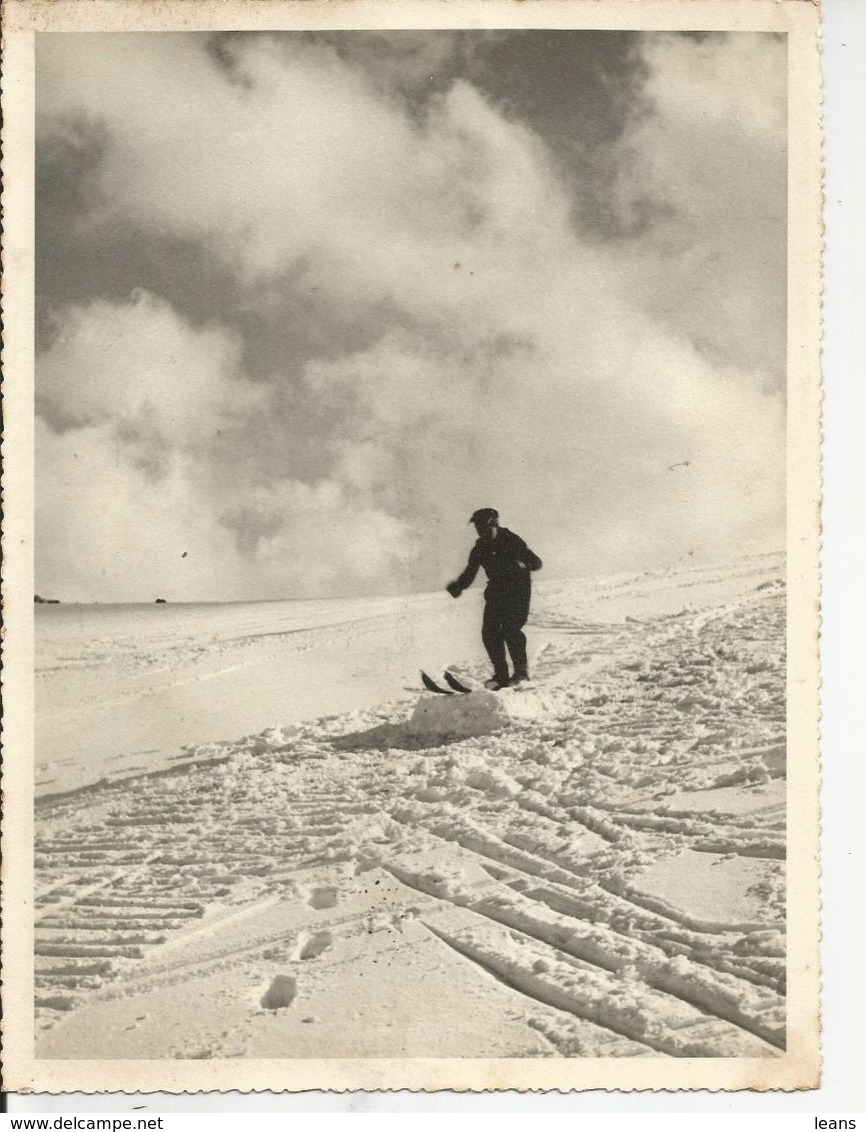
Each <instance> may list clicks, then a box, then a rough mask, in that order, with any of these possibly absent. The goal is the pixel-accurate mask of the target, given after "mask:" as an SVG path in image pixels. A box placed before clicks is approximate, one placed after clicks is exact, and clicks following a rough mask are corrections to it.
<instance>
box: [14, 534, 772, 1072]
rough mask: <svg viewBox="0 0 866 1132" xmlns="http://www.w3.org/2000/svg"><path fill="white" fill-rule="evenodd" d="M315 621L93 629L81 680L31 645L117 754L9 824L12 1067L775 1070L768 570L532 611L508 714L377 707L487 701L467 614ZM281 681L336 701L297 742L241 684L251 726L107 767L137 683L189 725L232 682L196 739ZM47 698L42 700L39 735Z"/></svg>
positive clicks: (343, 616) (420, 605)
mask: <svg viewBox="0 0 866 1132" xmlns="http://www.w3.org/2000/svg"><path fill="white" fill-rule="evenodd" d="M317 604H318V606H319V608H318V609H316V610H313V609H312V608H311V606H312V603H304V606H297V607H294V608H292V607H290V606H289V604H288V603H281V604H279V605H262V606H244V607H234V608H232V607H214V608H212V609H211V610H210V611H209V612H208V611H207V610H190V611H181V614H182V615H181V614H179V613H178V612H177V611H170V610H166V611H165V612H169V613H170V615H172V616H173V621H172V622H171V623H170V622H169V621H168V620H164V621H163V622H162V623H161V627H160V628H159V630H156V629H153V630H145V629H144V628H141V629H140V630H139V631H137V632H127V635H126V636H124V635H123V634H122V633H119V632H116V633H115V635H114V636H112V634H111V632H110V631H108V629H106V631H105V632H104V633H103V634H102V637H101V639H100V640H101V644H100V648H101V650H102V654H101V656H100V657H96V656H95V653H96V651H97V650H96V649H95V647H94V646H93V644H92V642H91V643H89V642H88V641H87V640H84V639H82V638H81V636H80V634H79V637H76V636H75V633H74V632H73V631H72V629H71V628H70V627H69V626H66V628H65V630H64V631H65V632H66V638H65V639H64V640H61V636H62V634H61V633H60V632H59V631H57V630H56V623H55V630H54V631H53V634H52V633H49V632H47V633H46V637H47V638H49V639H47V640H43V642H42V647H41V650H40V654H41V657H42V663H43V665H44V669H43V671H44V673H49V672H50V670H51V663H49V660H50V658H51V657H53V661H52V663H53V664H54V666H55V669H61V670H64V669H63V666H65V671H66V672H67V674H68V672H69V671H73V670H74V672H75V680H76V681H78V684H77V685H76V687H78V688H79V690H80V693H81V694H82V695H84V694H86V691H87V688H88V680H89V681H90V687H91V690H92V700H91V702H92V703H94V704H96V705H98V706H96V707H94V709H93V712H92V716H93V718H99V719H103V720H105V721H108V720H109V719H110V717H111V712H112V705H113V712H114V717H115V725H116V730H115V735H116V747H115V749H116V751H117V752H118V756H117V758H116V760H114V761H112V759H111V757H110V754H109V753H108V748H107V747H106V748H104V749H103V751H102V754H101V755H100V756H99V760H98V761H100V765H101V766H102V767H104V768H107V769H108V772H109V773H108V775H107V776H106V778H105V780H104V781H102V782H97V783H95V784H90V785H88V784H87V783H88V781H90V782H91V783H92V779H93V774H92V768H91V770H90V771H88V770H87V769H82V767H81V766H80V765H76V763H75V760H73V762H72V763H70V764H69V765H68V767H67V769H66V770H63V772H62V776H63V781H64V782H67V783H69V784H71V785H72V786H75V787H77V789H75V790H74V791H73V792H72V793H59V792H57V787H56V786H54V787H51V788H48V789H47V790H46V792H45V796H44V797H43V800H42V801H41V802H40V804H39V805H38V807H37V809H38V814H37V819H38V820H37V824H38V844H37V855H38V862H37V864H38V878H39V896H38V924H37V943H36V956H37V957H36V964H37V977H36V978H37V1000H38V1004H39V1005H38V1011H37V1016H38V1026H39V1029H38V1035H39V1038H38V1041H39V1054H40V1056H43V1057H69V1056H76V1057H88V1056H90V1057H93V1056H102V1057H105V1056H110V1057H128V1058H153V1057H165V1056H175V1057H179V1058H200V1057H215V1058H220V1057H321V1056H327V1057H460V1056H467V1057H514V1056H524V1057H535V1056H539V1057H563V1056H565V1057H574V1056H589V1057H598V1056H604V1057H608V1056H623V1057H632V1056H665V1055H667V1056H674V1057H719V1056H757V1057H762V1056H767V1057H772V1056H775V1055H776V1054H777V1053H778V1052H779V1051H780V1050H782V1049H783V1048H784V1044H785V1010H784V993H785V986H784V980H785V939H784V927H785V887H784V884H785V882H784V860H785V702H784V646H785V589H784V570H783V560H782V558H781V556H762V557H760V558H751V559H746V560H742V561H740V562H737V563H734V564H729V565H726V566H725V567H723V568H721V567H720V568H719V569H716V570H709V569H702V570H691V571H689V570H683V571H679V572H672V573H669V574H666V575H661V574H656V575H645V576H640V577H635V576H632V577H621V578H617V579H603V580H598V581H594V582H592V581H585V580H584V581H580V582H562V581H552V582H549V583H547V585H541V586H539V587H538V591H537V594H536V600H535V612H534V619H533V624H532V627H531V630H530V639H531V648H533V649H534V651H535V652H536V654H537V656H536V661H535V674H536V679H535V681H534V686H533V687H531V688H526V689H519V690H518V689H515V690H509V691H506V692H504V693H500V694H499V695H498V696H495V695H493V694H492V693H488V692H477V693H473V694H472V695H470V696H457V695H455V696H451V697H434V696H432V695H431V694H429V693H426V692H415V691H413V692H407V691H404V690H403V689H402V686H401V684H402V681H404V680H406V679H409V678H410V677H411V676H412V671H413V667H414V665H415V663H416V661H418V660H421V659H423V662H424V663H425V664H426V663H429V664H430V666H431V668H432V667H435V665H436V664H437V663H438V665H439V666H440V667H439V668H438V669H437V671H441V665H443V664H444V663H446V658H447V660H454V661H462V662H465V663H464V664H463V665H462V669H461V670H462V671H465V672H466V673H468V674H469V675H475V676H483V675H484V674H485V666H484V664H483V663H482V662H481V660H480V659H479V656H478V647H477V644H476V642H475V639H474V638H475V634H476V633H477V618H478V615H479V611H478V609H477V608H473V607H472V606H471V605H468V604H461V603H452V602H450V599H448V598H447V597H443V598H440V596H439V595H427V596H422V597H419V598H415V599H400V600H398V599H388V601H383V602H382V603H381V604H380V605H379V606H378V607H377V608H375V609H373V610H371V609H370V607H369V603H367V604H366V606H365V607H364V609H363V610H362V609H361V608H359V607H356V608H355V609H354V610H352V609H348V608H345V609H343V610H342V611H338V610H335V608H334V606H335V603H317ZM347 604H348V603H347ZM162 612H163V610H161V609H159V610H154V611H148V615H149V616H148V617H147V618H145V619H144V620H145V621H147V623H148V625H153V623H154V622H153V619H154V618H155V617H156V616H158V615H159V614H160V613H162ZM335 613H337V614H339V616H336V618H335ZM116 616H117V617H118V618H119V621H118V624H120V625H121V627H123V624H124V622H123V618H124V617H126V622H127V624H128V621H129V615H128V614H126V613H125V614H123V616H121V615H120V614H116ZM362 616H363V617H364V620H363V625H364V626H365V628H364V629H363V630H361V631H359V626H361V625H362ZM184 618H187V620H186V621H184ZM197 619H198V620H197ZM244 619H246V620H245V621H244ZM317 619H318V620H319V621H320V622H322V623H321V624H316V621H317ZM242 622H243V624H244V625H245V626H246V628H245V630H244V632H245V635H243V634H241V630H240V629H239V625H240V624H241V623H242ZM104 624H105V625H106V626H107V625H108V622H105V623H104ZM268 624H270V625H271V626H273V629H274V632H275V633H276V634H277V635H276V636H266V635H265V634H266V633H267V632H269V630H268V629H267V626H268ZM401 624H403V626H404V629H403V639H402V640H401V638H400V635H399V634H400V629H399V626H400V625H401ZM352 625H354V626H355V628H354V629H353V630H352V631H351V639H350V636H349V635H348V634H349V628H348V627H349V626H352ZM148 633H150V636H148ZM232 634H234V636H232ZM238 634H241V635H238ZM395 634H396V636H395ZM406 641H410V642H411V643H413V645H415V644H417V643H418V642H420V645H419V646H418V652H420V653H421V654H422V656H420V657H419V656H418V655H417V654H416V655H406V643H405V642H406ZM455 641H457V642H459V644H460V648H459V649H458V647H456V646H455V645H454V642H455ZM347 642H348V643H347ZM449 647H451V649H452V651H451V654H450V655H449V653H448V651H447V649H448V648H449ZM198 649H200V650H201V651H200V652H197V651H196V650H198ZM296 649H297V650H299V652H296V651H295V650H296ZM52 650H53V652H52ZM242 650H246V657H247V663H246V664H245V665H243V666H239V667H236V668H234V669H231V666H230V665H229V664H228V663H227V661H226V654H227V653H228V654H230V655H231V657H232V658H235V657H236V656H237V655H238V654H239V653H240V652H241V651H242ZM279 650H282V651H281V652H279ZM401 652H402V655H401ZM299 653H300V655H299ZM373 655H377V656H379V657H380V658H382V660H383V666H382V679H381V687H380V688H376V687H375V686H374V682H372V681H371V682H365V680H367V677H365V678H363V679H359V680H358V681H357V687H356V688H355V690H354V696H355V700H356V702H355V703H354V704H353V703H351V700H352V691H353V689H352V686H353V677H352V673H353V672H355V671H363V672H365V673H366V672H368V669H367V666H368V665H369V663H370V658H371V656H373ZM278 656H282V657H283V658H284V659H283V664H284V666H285V667H284V668H282V669H281V670H280V671H281V673H282V672H283V671H285V670H286V669H291V667H292V665H294V666H295V668H294V671H295V672H296V673H298V679H299V681H300V682H301V683H305V682H306V683H310V682H313V683H316V682H317V681H318V680H319V678H320V677H321V675H322V673H323V671H324V670H325V669H329V670H330V671H332V672H333V673H335V674H336V675H335V681H336V685H337V688H338V689H339V692H338V698H339V697H342V699H341V700H340V702H339V703H338V705H337V707H336V709H335V710H336V711H337V714H334V711H333V710H332V711H331V712H329V713H328V715H327V717H325V711H326V710H327V708H325V709H324V710H322V709H316V710H317V711H318V715H317V717H313V716H312V715H304V714H303V711H304V709H303V707H298V703H299V700H297V699H293V697H292V694H291V692H292V689H291V687H290V689H289V692H288V693H287V694H286V702H285V705H284V706H285V710H284V712H283V713H282V714H280V713H279V703H278V701H277V700H271V699H269V697H270V696H272V695H274V694H275V693H273V691H272V688H273V685H271V684H267V683H266V687H265V691H264V692H263V698H264V699H265V701H266V703H265V709H266V710H267V711H268V712H269V713H270V714H269V716H268V717H267V718H268V719H269V721H270V725H269V726H265V727H260V728H257V729H256V730H254V731H252V732H251V733H249V734H246V735H244V737H241V738H237V737H231V735H230V734H228V735H225V737H223V738H221V739H218V740H217V739H214V738H213V737H212V735H211V734H202V735H200V736H199V739H200V741H199V742H189V740H187V742H188V746H187V749H186V750H185V751H183V752H181V754H182V755H183V757H182V758H177V757H172V754H173V752H172V751H171V748H170V742H169V739H173V738H176V737H177V733H178V725H177V721H176V720H174V721H172V722H170V724H167V725H166V731H165V735H166V736H168V738H167V739H166V741H165V742H164V744H163V746H162V748H161V749H160V750H158V751H157V752H156V753H155V754H154V755H153V760H154V761H153V763H152V764H151V766H149V767H148V768H146V770H144V771H135V770H134V769H133V768H132V766H131V765H130V764H129V759H128V758H127V757H126V756H127V755H130V754H132V752H131V751H130V750H129V749H128V745H127V747H126V748H125V747H124V736H126V735H127V734H128V733H127V732H126V731H125V730H124V723H125V719H124V712H125V710H126V707H127V705H128V704H129V703H131V702H136V700H135V693H134V688H135V682H136V681H140V682H142V683H143V684H146V686H147V687H148V688H150V689H151V690H152V698H153V700H154V702H155V703H157V704H161V705H162V706H163V707H165V706H166V704H167V703H168V702H169V701H168V699H167V697H168V695H169V690H170V689H171V688H172V687H173V686H176V685H180V684H182V683H183V682H185V681H189V680H190V671H191V669H193V670H195V669H196V666H197V665H198V666H199V668H198V669H197V671H198V672H200V673H201V674H202V678H201V679H199V680H198V681H197V682H196V696H197V697H198V699H197V706H196V711H199V710H203V705H204V704H205V703H206V702H208V681H207V679H205V678H204V675H203V674H204V672H205V671H206V669H207V665H208V664H210V665H211V666H212V667H213V671H214V672H217V671H218V672H219V673H220V675H219V676H216V677H215V680H216V681H218V682H221V683H218V687H219V688H220V689H222V690H223V691H225V690H226V689H228V688H229V687H230V684H231V676H230V671H233V672H235V673H239V674H240V675H239V676H237V679H238V680H239V681H240V686H241V688H242V690H243V695H242V696H240V697H235V698H233V697H232V696H226V699H227V701H228V703H229V707H228V709H225V711H224V716H223V720H222V721H221V724H220V726H221V727H227V726H229V725H230V724H231V723H232V722H237V720H233V719H232V718H231V713H232V711H235V710H236V707H237V704H238V703H239V702H240V701H242V700H243V699H244V697H245V696H247V695H249V696H250V697H252V698H253V699H255V680H253V679H250V673H253V674H255V673H257V672H258V673H261V672H263V671H265V670H266V669H267V668H268V667H269V666H271V665H274V664H276V663H277V661H276V660H275V659H274V658H275V657H278ZM341 657H342V667H341V664H340V658H341ZM388 658H390V659H388ZM428 658H429V659H428ZM115 661H116V671H117V673H118V676H117V680H116V682H115V684H114V685H113V686H112V687H109V688H108V689H107V691H106V688H105V686H104V685H103V687H102V688H101V689H98V688H97V684H98V683H99V680H100V673H103V674H104V673H105V672H106V671H108V669H109V668H110V667H111V665H112V663H114V662H115ZM304 665H306V675H304ZM317 666H318V667H317ZM88 673H89V676H88ZM52 680H54V681H55V682H54V683H53V684H52ZM124 681H128V683H124ZM147 681H150V683H147ZM159 682H161V683H159ZM173 682H174V683H173ZM52 686H53V687H54V688H57V689H59V688H61V687H64V688H67V689H68V688H71V687H72V685H71V684H64V683H63V682H62V681H60V680H59V678H57V677H55V678H52V677H51V676H50V675H47V676H46V677H45V683H44V687H43V692H45V693H50V690H51V688H52ZM187 686H188V685H187ZM154 689H156V690H154ZM159 689H162V690H161V691H160V690H159ZM65 694H66V693H65ZM318 694H319V692H318V691H316V693H315V695H318ZM322 694H323V695H325V694H326V693H325V692H323V693H322ZM160 697H163V699H160ZM211 697H212V698H211V700H210V702H211V703H212V706H213V708H214V711H215V712H216V713H217V714H219V712H220V711H222V710H223V709H222V708H221V707H220V706H219V705H218V704H216V702H215V700H214V698H213V693H211ZM143 698H146V696H145V697H143ZM50 701H51V696H50V694H48V695H46V703H47V706H46V709H45V710H46V712H47V711H49V709H50V708H51V707H52V704H51V702H50ZM72 702H73V701H72V699H66V700H63V699H62V696H60V695H58V698H57V700H56V701H55V703H54V705H53V707H54V714H53V716H52V717H51V718H53V719H54V721H55V725H56V726H58V727H60V728H61V729H63V728H65V729H66V731H67V732H68V731H70V730H71V729H72V724H70V722H69V720H68V719H65V720H64V719H63V716H62V704H63V703H66V704H70V703H72ZM347 705H348V706H347ZM244 710H249V711H250V712H252V711H253V708H252V706H250V707H249V708H248V709H247V708H245V709H244ZM255 710H261V709H260V708H258V709H255ZM61 720H62V722H61ZM106 725H107V723H106ZM47 726H48V725H47V724H46V727H47ZM190 726H191V727H194V724H191V725H190ZM172 728H174V731H172ZM239 733H240V729H239V730H238V731H237V732H236V733H235V734H236V735H237V734H239ZM100 734H101V732H100ZM220 734H224V733H223V732H221V733H220ZM55 742H56V740H55ZM100 742H102V740H101V739H100ZM175 755H176V752H175ZM70 757H71V756H70ZM76 757H77V756H76ZM79 762H80V759H79ZM45 772H46V768H43V773H45ZM46 786H47V784H46ZM467 1020H470V1021H469V1023H467Z"/></svg>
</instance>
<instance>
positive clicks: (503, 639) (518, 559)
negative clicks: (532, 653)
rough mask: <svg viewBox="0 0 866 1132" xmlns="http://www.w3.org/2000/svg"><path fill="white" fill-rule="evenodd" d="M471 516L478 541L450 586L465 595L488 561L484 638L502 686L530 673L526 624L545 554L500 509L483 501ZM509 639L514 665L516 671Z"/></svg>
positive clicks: (495, 683) (495, 681)
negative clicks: (535, 574)
mask: <svg viewBox="0 0 866 1132" xmlns="http://www.w3.org/2000/svg"><path fill="white" fill-rule="evenodd" d="M469 522H470V523H474V524H475V530H476V531H477V532H478V541H477V542H476V543H475V546H474V547H473V548H472V551H471V553H470V555H469V563H468V565H467V566H466V569H465V570H464V571H463V573H462V574H461V575H460V577H459V578H457V579H456V580H455V581H453V582H449V584H448V585H447V586H446V587H445V588H446V589H447V590H448V593H450V594H451V596H452V597H460V595H461V594H462V593H463V591H464V590H465V589H466V588H467V586H471V585H472V583H473V581H474V580H475V575H476V574H477V573H478V568H479V566H483V567H484V570H485V573H486V574H487V588H486V589H485V591H484V621H483V623H482V626H481V639H482V641H483V642H484V647H485V649H486V650H487V655H488V656H489V657H490V660H491V663H492V664H493V678H492V680H488V681H487V687H488V688H492V689H493V690H494V691H499V690H500V688H507V687H508V686H509V684H519V683H521V681H523V680H528V679H529V665H528V663H527V660H526V637H525V635H524V633H523V626H524V625H525V624H526V620H527V618H528V617H529V601H530V597H531V588H532V586H531V580H530V576H529V574H530V571H531V570H540V569H541V559H540V558H539V557H538V556H537V555H536V554H533V553H532V551H531V550H530V549H529V547H528V546H527V545H526V543H525V542H524V541H523V539H522V538H519V537H518V536H517V535H516V534H514V533H513V532H512V531H509V530H508V529H507V528H506V527H500V526H499V512H498V511H495V510H494V509H493V508H492V507H482V508H481V509H480V510H478V511H476V512H475V513H474V515H473V516H472V518H471V519H470V520H469ZM506 645H507V646H508V652H509V653H510V654H511V661H512V664H513V665H514V673H513V675H511V676H510V677H509V674H508V660H507V657H506V654H505V647H506Z"/></svg>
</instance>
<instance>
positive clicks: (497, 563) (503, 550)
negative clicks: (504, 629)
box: [452, 527, 541, 598]
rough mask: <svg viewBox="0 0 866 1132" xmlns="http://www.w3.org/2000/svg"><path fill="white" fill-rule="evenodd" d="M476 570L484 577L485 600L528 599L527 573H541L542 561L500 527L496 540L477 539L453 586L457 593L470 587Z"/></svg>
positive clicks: (513, 535)
mask: <svg viewBox="0 0 866 1132" xmlns="http://www.w3.org/2000/svg"><path fill="white" fill-rule="evenodd" d="M479 567H480V568H482V569H483V570H484V572H485V573H486V574H487V589H486V590H485V591H484V596H485V597H486V598H490V597H499V596H505V595H510V594H513V595H515V596H517V595H518V594H519V595H521V596H522V595H525V596H526V597H527V598H528V597H529V591H530V586H531V582H530V578H529V572H530V570H540V569H541V559H540V558H539V557H538V555H537V554H533V553H532V551H531V550H530V549H529V547H528V546H527V545H526V543H525V542H524V541H523V539H522V538H520V537H519V535H516V534H514V532H513V531H509V530H508V528H507V527H499V528H497V534H496V537H495V538H492V539H486V538H480V539H478V541H477V542H476V543H475V546H473V548H472V550H471V552H470V554H469V562H468V564H467V566H466V569H465V570H464V571H463V573H462V574H461V575H460V577H459V578H457V580H456V581H455V582H454V583H453V586H454V589H455V590H456V591H457V593H462V592H463V590H465V589H466V587H467V586H471V585H472V583H473V582H474V581H475V575H476V574H477V573H478V570H479ZM452 592H453V591H452ZM455 597H456V594H455Z"/></svg>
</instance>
